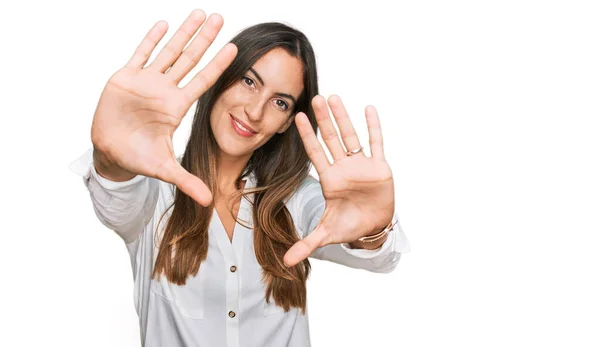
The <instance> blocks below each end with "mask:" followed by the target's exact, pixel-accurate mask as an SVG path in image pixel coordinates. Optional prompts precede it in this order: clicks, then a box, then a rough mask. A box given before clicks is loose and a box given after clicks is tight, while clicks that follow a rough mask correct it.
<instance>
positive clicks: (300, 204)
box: [294, 176, 410, 273]
mask: <svg viewBox="0 0 600 347" xmlns="http://www.w3.org/2000/svg"><path fill="white" fill-rule="evenodd" d="M295 203H296V204H297V205H296V206H294V207H295V210H296V211H297V213H298V214H299V215H298V217H297V219H296V228H297V229H299V232H300V234H301V237H303V238H304V237H306V236H308V235H309V234H310V233H311V232H312V231H313V230H314V229H315V228H316V227H317V225H318V224H319V221H320V220H321V216H322V215H323V212H324V211H325V198H324V196H323V191H322V189H321V184H320V183H319V181H317V180H316V179H315V178H313V177H311V176H309V177H307V178H306V179H305V180H304V182H303V183H302V185H301V186H300V188H299V189H298V192H297V196H296V199H295ZM394 218H396V220H397V218H398V216H397V214H396V213H394ZM407 252H410V244H409V242H408V239H407V238H406V235H405V234H404V231H403V230H402V227H401V226H400V223H396V225H395V226H394V228H393V229H392V231H390V233H389V234H388V236H387V239H386V240H385V242H384V243H383V245H382V246H381V247H379V248H377V249H374V250H368V249H352V248H350V245H349V244H348V243H343V244H331V245H327V246H324V247H320V248H318V249H316V250H315V251H314V252H313V253H312V254H311V255H310V257H311V258H316V259H321V260H327V261H331V262H334V263H338V264H341V265H345V266H348V267H352V268H356V269H364V270H367V271H371V272H382V273H388V272H391V271H393V270H394V269H395V268H396V266H397V265H398V262H399V261H400V255H401V254H402V253H407Z"/></svg>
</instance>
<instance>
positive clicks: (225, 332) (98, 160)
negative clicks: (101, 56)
mask: <svg viewBox="0 0 600 347" xmlns="http://www.w3.org/2000/svg"><path fill="white" fill-rule="evenodd" d="M221 26H222V18H221V17H220V16H218V15H211V16H210V17H209V18H208V19H206V16H205V14H204V12H202V11H200V10H196V11H193V12H192V13H191V15H190V16H189V17H188V19H186V21H185V22H184V23H183V25H182V26H181V28H180V29H179V30H178V31H177V32H176V33H175V35H174V36H173V37H172V38H171V40H170V41H169V42H168V43H167V44H166V46H165V47H164V48H163V49H162V50H161V52H160V53H159V54H158V55H157V57H156V59H155V60H154V61H152V62H150V63H149V64H147V63H148V60H149V56H150V55H151V53H152V51H153V50H154V49H155V47H156V45H157V44H158V42H159V41H160V40H161V39H162V37H163V36H164V35H165V33H166V29H167V26H166V23H164V22H159V23H157V24H156V25H155V26H154V27H153V28H152V29H151V30H150V32H149V33H148V35H147V36H146V38H144V40H143V41H142V43H141V44H140V46H139V47H138V49H137V50H136V51H135V54H134V55H133V57H132V58H131V60H130V61H129V62H128V63H127V65H126V66H125V67H123V68H122V69H121V70H119V71H118V72H117V73H115V74H114V75H113V76H112V77H111V78H110V80H109V81H108V83H107V85H106V87H105V89H104V91H103V92H102V95H101V97H100V101H99V103H98V106H97V109H96V113H95V114H94V120H93V124H92V134H91V136H92V143H93V148H92V149H90V150H88V152H87V153H85V154H84V155H83V156H82V157H80V158H79V159H78V160H77V161H76V162H74V163H73V164H72V166H71V168H72V170H74V171H76V172H78V173H80V174H81V175H82V176H83V177H84V182H85V184H86V186H87V188H88V189H89V192H90V196H91V199H92V202H93V206H94V210H95V212H96V214H97V216H98V218H99V219H100V221H101V222H102V223H103V224H104V225H106V226H107V227H109V228H110V229H112V230H114V231H115V232H116V233H118V235H120V236H121V237H122V238H123V240H124V241H125V243H126V245H127V249H128V251H129V254H130V257H131V264H132V267H133V273H134V279H135V304H136V310H137V312H138V315H139V319H140V327H141V329H140V330H141V338H142V343H143V344H144V345H145V346H229V347H233V346H256V347H259V346H261V347H262V346H308V345H310V342H309V329H308V320H307V315H306V280H307V278H308V275H309V272H310V264H309V261H308V257H309V256H310V257H314V258H317V259H324V260H329V261H333V262H336V263H340V264H343V265H346V266H349V267H353V268H362V269H366V270H369V271H374V272H390V271H392V270H393V269H394V268H395V267H396V264H397V263H398V261H399V260H400V253H402V252H407V251H408V250H409V244H408V241H407V240H406V238H405V236H404V234H403V232H402V230H401V229H400V227H399V225H398V224H396V223H395V222H397V220H396V219H395V213H394V185H393V180H392V172H391V170H390V167H389V166H388V164H387V163H386V161H385V158H384V153H383V144H382V135H381V129H380V125H379V119H378V116H377V113H376V110H375V108H373V107H367V108H366V112H365V113H366V118H367V123H368V128H369V143H370V149H371V156H370V157H369V156H367V155H365V154H364V152H363V150H362V147H361V143H360V141H359V139H358V137H357V136H356V133H355V131H354V129H353V126H352V124H351V122H350V120H349V118H348V115H347V113H346V111H345V109H344V106H343V105H342V102H341V100H340V98H339V97H337V96H332V97H330V98H329V100H328V102H327V101H326V100H325V99H324V98H323V97H321V96H318V87H317V69H316V63H315V56H314V53H313V50H312V47H311V45H310V43H309V41H308V40H307V38H306V37H305V36H304V35H303V34H302V33H301V32H299V31H297V30H295V29H293V28H290V27H289V26H286V25H283V24H279V23H263V24H259V25H255V26H253V27H250V28H247V29H246V30H244V31H242V32H241V33H239V34H238V35H237V36H236V37H234V38H233V40H232V41H231V43H229V44H227V45H226V46H225V47H224V48H223V49H222V50H221V51H220V52H219V53H218V54H217V55H216V56H215V58H214V59H213V60H212V61H211V62H209V63H208V64H207V66H206V67H205V68H204V69H203V70H201V71H200V72H199V73H198V74H196V75H195V76H194V77H193V78H192V79H191V80H190V82H189V83H187V84H186V85H185V86H182V87H180V86H179V84H180V82H181V81H182V79H183V78H184V77H185V76H186V75H187V74H188V73H189V72H190V71H191V69H192V68H193V67H194V66H195V65H196V64H197V63H198V61H199V60H200V58H201V57H202V55H203V54H204V53H205V52H206V50H207V48H208V47H209V45H210V44H211V43H212V41H213V40H214V38H215V37H216V35H217V33H218V31H219V30H220V28H221ZM200 27H201V29H200V31H199V33H198V35H197V36H196V37H195V38H194V39H193V40H192V37H193V35H194V33H196V31H198V29H199V28H200ZM190 40H192V41H191V43H190V44H189V46H187V47H186V45H187V43H188V42H189V41H190ZM195 101H198V104H197V108H196V113H195V116H194V122H193V126H192V131H191V134H190V138H189V142H188V144H187V147H186V149H185V153H184V154H183V156H182V157H181V158H177V157H175V155H174V153H173V149H172V142H171V141H172V136H173V133H174V131H175V129H176V128H177V127H178V126H179V124H180V122H181V119H182V117H183V116H184V115H185V114H186V111H187V110H188V109H189V108H190V107H191V106H192V104H193V103H194V102H195ZM327 104H329V107H330V108H331V110H332V112H333V115H334V118H335V120H336V122H337V125H338V127H339V130H340V134H341V138H342V141H340V138H339V137H338V134H337V131H336V130H335V128H334V125H333V123H332V120H331V118H330V116H329V109H328V105H327ZM317 127H318V128H319V129H320V131H321V134H322V137H323V139H324V142H325V143H326V145H327V147H328V149H329V151H330V153H331V155H332V158H333V163H330V162H329V160H328V158H327V157H326V154H325V152H324V149H323V148H322V146H321V145H320V143H319V141H318V140H317V137H316V133H317ZM311 162H312V164H313V165H314V167H315V169H316V171H317V172H318V174H319V181H317V180H316V179H314V178H312V177H311V176H309V175H308V172H309V168H310V164H311Z"/></svg>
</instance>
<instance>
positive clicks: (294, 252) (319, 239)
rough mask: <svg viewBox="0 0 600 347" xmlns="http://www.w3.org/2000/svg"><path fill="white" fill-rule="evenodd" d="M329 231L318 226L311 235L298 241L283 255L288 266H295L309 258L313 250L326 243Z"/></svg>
mask: <svg viewBox="0 0 600 347" xmlns="http://www.w3.org/2000/svg"><path fill="white" fill-rule="evenodd" d="M326 239H327V233H326V232H325V229H323V228H320V227H317V228H316V229H315V230H314V231H313V232H312V233H310V235H308V236H307V237H305V238H304V239H302V240H300V241H298V242H296V243H295V244H294V245H293V246H292V247H291V248H290V249H289V250H288V251H287V252H286V253H285V255H284V256H283V262H284V263H285V265H287V266H294V265H296V264H298V263H299V262H301V261H303V260H304V259H306V258H308V256H309V255H311V253H312V252H314V251H315V250H316V249H317V248H319V247H321V246H323V245H324V244H325V240H326Z"/></svg>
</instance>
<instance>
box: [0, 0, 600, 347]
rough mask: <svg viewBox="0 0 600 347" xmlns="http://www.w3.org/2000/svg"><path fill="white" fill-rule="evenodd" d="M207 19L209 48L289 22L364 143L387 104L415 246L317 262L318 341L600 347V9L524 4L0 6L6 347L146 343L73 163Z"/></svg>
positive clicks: (124, 275) (313, 322) (128, 284)
mask: <svg viewBox="0 0 600 347" xmlns="http://www.w3.org/2000/svg"><path fill="white" fill-rule="evenodd" d="M15 6H16V7H15ZM196 7H199V8H202V9H204V10H206V11H207V12H208V13H212V12H219V13H220V14H222V15H223V17H224V19H225V26H224V28H223V30H222V32H221V34H220V36H219V37H218V40H217V42H216V44H215V45H214V46H213V47H212V48H211V50H210V51H209V52H208V54H207V56H209V57H212V56H213V55H214V53H215V52H216V50H217V49H218V48H220V47H222V46H223V45H224V44H225V43H226V42H227V41H228V40H229V39H231V37H233V36H234V35H235V33H237V32H238V31H240V30H242V29H243V28H245V27H247V26H249V25H252V24H256V23H258V22H262V21H270V20H276V21H284V22H287V23H289V24H292V25H293V26H295V27H297V28H299V29H300V30H302V31H304V32H305V33H306V35H307V36H308V37H309V39H310V40H311V41H312V43H313V45H314V48H315V50H316V52H317V55H318V56H317V59H318V67H319V77H320V88H321V93H322V94H323V95H325V96H329V95H331V94H333V93H335V94H339V95H340V96H342V99H343V100H344V102H345V103H346V106H347V108H348V109H349V111H350V113H351V117H352V119H353V121H354V123H355V127H357V128H358V130H359V134H360V135H361V137H362V139H363V141H364V142H365V143H366V142H367V137H366V134H367V133H366V124H365V122H364V113H363V109H364V107H365V106H366V105H368V104H373V105H375V106H376V107H377V108H378V110H379V113H380V116H381V119H382V123H383V125H384V140H385V149H386V154H387V157H388V159H389V163H390V165H391V167H392V170H393V172H394V178H395V186H396V199H397V206H398V213H399V216H400V218H401V224H402V226H403V228H404V230H405V232H406V234H407V236H408V238H409V240H410V242H411V244H412V252H411V253H408V254H406V255H405V256H403V258H402V261H401V262H400V264H399V266H398V268H397V269H396V271H395V272H393V273H391V274H374V273H368V272H366V271H363V270H354V269H349V268H345V267H342V266H339V265H336V264H331V263H325V262H321V261H317V260H314V261H313V262H312V264H313V274H312V277H311V279H310V280H309V282H308V286H309V311H310V327H311V337H312V342H313V345H314V346H317V347H320V346H598V345H600V314H599V312H600V295H599V294H598V293H600V251H599V246H600V220H599V219H600V218H599V216H600V213H599V211H600V183H599V177H600V166H599V154H600V136H598V134H599V133H600V120H599V119H600V102H599V100H600V99H599V95H600V94H599V92H600V63H599V62H600V48H599V47H600V46H599V42H600V40H599V39H600V20H598V18H600V11H599V8H598V5H597V2H594V1H525V0H519V1H514V0H513V1H510V0H509V1H465V0H462V1H433V0H430V1H427V0H419V1H400V2H393V1H385V3H384V2H383V1H379V2H378V1H368V2H363V3H357V4H356V5H348V4H347V3H344V4H342V3H340V4H334V3H333V2H332V1H331V2H330V1H316V2H310V1H296V2H287V1H277V2H275V1H273V2H264V1H246V2H239V3H236V4H233V3H230V2H228V3H227V4H226V3H225V1H148V0H146V1H101V2H94V3H92V2H87V1H78V2H74V1H73V2H71V3H68V2H65V1H49V2H42V1H37V2H36V1H29V2H19V3H18V5H15V4H14V3H13V2H2V5H0V35H1V38H2V41H1V42H0V47H1V48H0V49H1V52H2V53H1V54H0V59H1V61H0V66H1V67H2V72H1V73H2V75H1V77H0V86H1V94H0V100H1V101H0V103H1V108H0V112H1V114H0V118H1V126H0V129H2V132H1V133H2V135H1V137H0V139H1V140H0V141H1V146H0V151H1V153H0V155H1V156H0V158H1V161H0V163H2V164H1V166H2V168H1V170H0V175H1V178H2V182H3V184H4V185H3V187H2V190H1V194H2V195H1V196H2V202H1V204H2V206H1V208H0V211H2V212H0V213H1V221H2V237H1V241H0V245H1V250H0V264H2V277H1V278H2V279H1V285H0V291H1V293H0V294H1V295H0V317H1V322H0V324H1V328H0V331H1V333H0V345H2V346H46V345H52V346H136V345H139V335H138V334H139V329H138V325H137V317H136V314H135V311H134V304H133V287H132V285H133V283H132V275H131V269H130V264H129V259H128V256H127V252H126V249H125V247H124V245H123V244H122V242H121V240H120V239H119V238H118V237H117V236H116V235H115V234H113V233H112V232H111V231H110V230H108V229H106V228H104V227H103V226H102V225H101V224H100V222H99V221H98V220H97V219H96V217H95V215H94V213H93V210H92V206H91V202H90V200H89V196H88V194H87V191H86V190H85V187H84V185H83V183H82V181H81V179H80V178H79V177H77V176H76V175H75V174H73V173H72V172H70V171H69V170H68V169H67V167H68V165H69V164H70V163H71V162H72V161H73V160H74V159H76V158H77V157H78V156H79V155H81V154H82V153H83V152H84V151H85V150H86V149H87V148H89V147H90V146H91V141H90V136H89V133H90V126H91V121H92V116H93V113H94V109H95V106H96V103H97V101H98V98H99V96H100V92H101V90H102V88H103V87H104V84H105V83H106V81H107V79H108V78H109V77H110V75H111V74H112V73H113V72H115V71H116V70H117V69H119V68H120V67H121V66H122V65H123V64H125V63H126V62H127V60H128V59H129V57H130V55H131V54H132V52H133V50H134V49H135V47H136V46H137V44H138V43H139V41H140V40H141V39H142V38H143V36H144V35H145V33H146V32H147V30H148V29H149V28H150V27H151V26H152V25H153V24H154V23H155V22H156V21H158V20H160V19H164V20H166V21H167V22H169V24H170V26H171V29H170V30H169V33H168V34H167V35H168V36H167V37H170V35H171V34H172V33H173V32H174V29H176V28H177V27H178V26H179V24H180V23H181V22H182V21H183V20H184V19H185V18H186V17H187V15H188V14H189V12H190V11H191V10H192V9H194V8H196ZM164 42H165V41H163V42H162V43H161V46H162V45H163V44H164ZM206 61H207V60H203V62H201V64H200V65H199V66H198V67H200V66H203V65H204V64H205V63H206ZM194 71H197V69H196V70H194ZM192 110H193V109H192ZM190 121H191V117H188V118H187V119H186V121H184V123H183V124H182V127H181V131H178V132H177V133H176V134H175V147H176V150H177V151H178V152H179V153H180V152H181V151H182V150H183V147H184V143H185V134H186V133H187V131H188V130H189V126H190V124H191V123H190Z"/></svg>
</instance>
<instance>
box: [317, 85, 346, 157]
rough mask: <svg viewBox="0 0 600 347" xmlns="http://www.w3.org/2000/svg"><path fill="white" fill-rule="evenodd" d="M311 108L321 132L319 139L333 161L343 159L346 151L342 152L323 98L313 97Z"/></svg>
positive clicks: (342, 149) (338, 137) (342, 148)
mask: <svg viewBox="0 0 600 347" xmlns="http://www.w3.org/2000/svg"><path fill="white" fill-rule="evenodd" d="M312 106H313V109H314V110H315V116H316V117H317V123H318V124H319V129H320V130H321V137H322V138H323V141H324V142H325V144H326V145H327V148H328V149H329V152H330V153H331V156H332V157H333V160H339V159H342V158H344V157H345V156H346V151H344V147H342V143H341V142H340V136H339V135H338V133H337V130H335V127H334V126H333V122H332V121H331V116H330V115H329V109H328V108H327V102H326V101H325V98H323V97H322V96H320V95H317V96H315V97H314V98H313V99H312Z"/></svg>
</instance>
